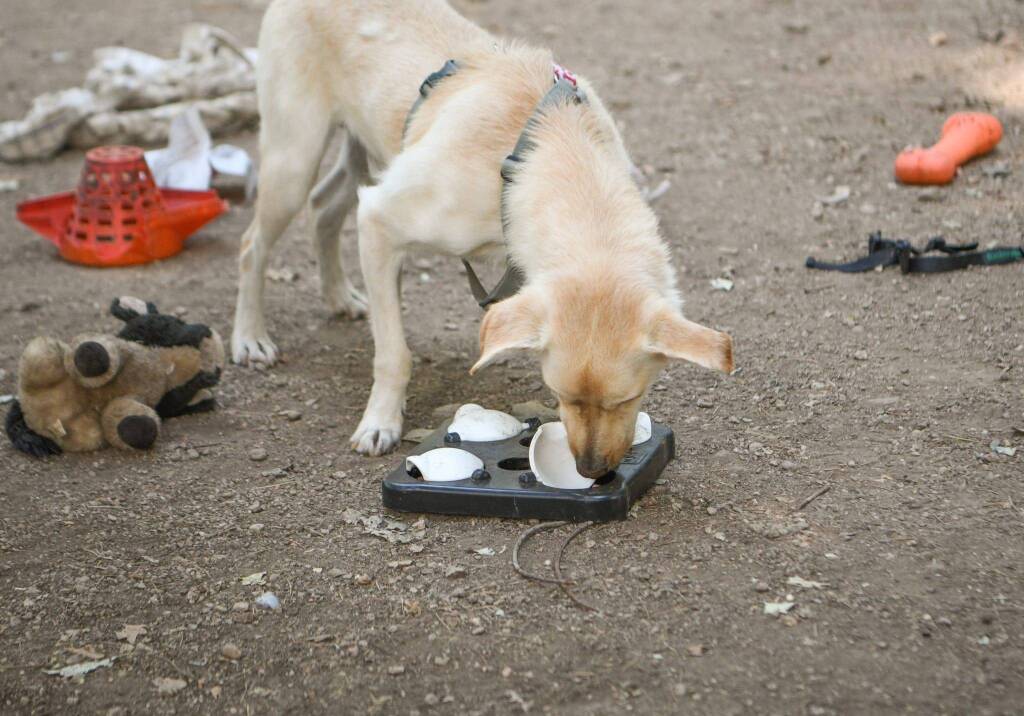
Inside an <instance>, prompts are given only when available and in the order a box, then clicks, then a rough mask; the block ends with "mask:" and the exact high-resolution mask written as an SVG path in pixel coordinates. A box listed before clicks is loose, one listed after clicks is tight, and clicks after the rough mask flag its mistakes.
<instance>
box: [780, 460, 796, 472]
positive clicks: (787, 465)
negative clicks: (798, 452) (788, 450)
mask: <svg viewBox="0 0 1024 716" xmlns="http://www.w3.org/2000/svg"><path fill="white" fill-rule="evenodd" d="M779 467H781V468H782V469H783V470H785V471H787V472H790V471H792V470H795V469H796V468H797V464H796V463H795V462H793V461H792V460H783V461H782V462H781V463H780V464H779Z"/></svg>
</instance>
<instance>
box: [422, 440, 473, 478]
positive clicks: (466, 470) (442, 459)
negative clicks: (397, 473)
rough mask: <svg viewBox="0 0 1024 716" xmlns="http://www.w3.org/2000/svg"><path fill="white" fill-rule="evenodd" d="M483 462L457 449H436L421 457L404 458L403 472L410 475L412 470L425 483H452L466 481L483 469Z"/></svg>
mask: <svg viewBox="0 0 1024 716" xmlns="http://www.w3.org/2000/svg"><path fill="white" fill-rule="evenodd" d="M483 466H484V461H483V460H481V459H480V458H478V457H477V456H476V455H474V454H472V453H468V452H466V451H465V450H459V449H458V448H450V447H443V448H436V449H434V450H429V451H428V452H425V453H423V454H422V455H410V456H409V457H407V458H405V471H406V472H408V473H410V474H412V472H413V468H414V467H415V468H416V469H417V470H419V473H420V476H422V477H423V479H424V480H426V481H427V482H454V481H455V480H468V479H469V478H470V477H472V476H473V472H474V471H476V470H481V469H483Z"/></svg>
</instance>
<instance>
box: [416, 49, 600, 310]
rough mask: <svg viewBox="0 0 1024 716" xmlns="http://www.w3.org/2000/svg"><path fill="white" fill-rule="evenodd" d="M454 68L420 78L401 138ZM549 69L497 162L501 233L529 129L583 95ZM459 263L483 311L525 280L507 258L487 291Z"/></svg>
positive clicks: (529, 142)
mask: <svg viewBox="0 0 1024 716" xmlns="http://www.w3.org/2000/svg"><path fill="white" fill-rule="evenodd" d="M458 70H459V64H458V62H456V61H455V60H448V61H447V62H445V63H444V66H443V67H442V68H441V69H440V70H438V71H437V72H433V73H431V74H430V75H429V76H428V77H427V79H425V80H424V81H423V84H421V85H420V96H419V97H417V98H416V101H415V102H414V103H413V105H412V108H411V109H410V110H409V114H408V115H407V116H406V118H405V129H404V130H403V132H402V136H403V137H404V136H405V134H406V133H408V131H409V125H410V124H411V123H412V118H413V116H414V115H415V114H416V111H417V110H418V109H419V108H420V105H422V104H423V102H424V101H426V99H427V97H429V96H430V92H431V90H433V89H434V88H435V87H436V86H437V85H438V84H439V83H440V82H441V81H442V80H444V79H445V78H447V77H451V76H452V75H454V74H455V73H456V72H458ZM553 72H554V86H552V88H551V89H550V90H548V92H547V94H545V95H544V97H543V98H542V99H541V100H540V102H538V103H537V107H536V108H535V109H534V110H533V114H532V115H530V119H529V120H527V122H526V126H525V127H524V128H523V131H522V133H521V134H520V135H519V139H518V141H516V145H515V147H514V148H513V149H512V153H511V154H509V155H508V156H507V157H506V158H505V160H504V161H503V162H502V164H501V180H502V188H501V228H502V231H503V232H507V231H508V228H509V216H508V212H507V211H506V206H507V202H506V194H507V192H508V189H509V187H510V186H511V185H512V184H513V183H515V175H516V173H517V172H518V171H519V169H520V168H521V166H522V163H523V162H524V161H525V159H526V155H527V154H529V153H530V152H531V151H532V150H533V149H534V148H536V146H537V145H536V142H534V140H533V137H532V132H533V130H535V129H536V128H537V125H538V123H539V122H540V117H541V115H542V114H543V113H544V112H545V111H547V110H549V109H551V108H552V107H554V106H556V105H558V104H570V103H575V104H581V103H583V102H585V101H586V95H585V94H584V92H583V90H581V89H580V88H579V87H578V86H577V82H576V77H575V76H574V75H573V74H572V73H571V72H568V71H567V70H565V69H564V68H563V67H561V66H560V65H554V67H553ZM462 265H463V266H465V267H466V278H467V280H468V281H469V289H470V291H472V293H473V298H475V299H476V302H477V303H478V304H479V305H480V308H482V309H484V310H486V309H487V308H488V307H489V306H491V305H492V304H494V303H497V302H499V301H503V300H505V299H506V298H511V297H512V296H514V295H516V294H517V293H519V290H520V289H521V288H522V287H523V284H524V283H525V282H526V275H525V274H524V273H523V271H522V269H520V268H519V267H518V266H516V265H515V264H513V263H512V262H511V261H507V262H506V267H505V273H504V275H502V277H501V279H500V280H499V281H498V284H497V285H496V286H495V287H494V288H493V289H491V290H490V291H488V290H487V289H486V288H484V285H483V282H481V281H480V277H479V276H477V273H476V271H474V270H473V267H472V265H470V263H469V261H467V260H466V259H463V260H462Z"/></svg>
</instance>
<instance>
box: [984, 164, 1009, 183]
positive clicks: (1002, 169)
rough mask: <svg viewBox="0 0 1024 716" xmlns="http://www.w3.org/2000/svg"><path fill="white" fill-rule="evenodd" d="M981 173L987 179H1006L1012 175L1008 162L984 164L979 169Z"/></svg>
mask: <svg viewBox="0 0 1024 716" xmlns="http://www.w3.org/2000/svg"><path fill="white" fill-rule="evenodd" d="M981 173H982V174H984V175H985V176H987V177H992V178H993V179H1001V178H1002V177H1008V176H1010V174H1011V173H1012V172H1011V171H1010V163H1009V162H993V163H992V164H986V165H985V166H983V167H982V168H981Z"/></svg>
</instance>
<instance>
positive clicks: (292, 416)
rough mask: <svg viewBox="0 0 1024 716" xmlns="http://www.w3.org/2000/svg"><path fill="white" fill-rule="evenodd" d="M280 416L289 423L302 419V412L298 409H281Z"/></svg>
mask: <svg viewBox="0 0 1024 716" xmlns="http://www.w3.org/2000/svg"><path fill="white" fill-rule="evenodd" d="M281 416H282V417H284V419H285V420H287V421H288V422H289V423H294V422H296V421H297V420H302V413H300V412H299V411H298V410H282V411H281Z"/></svg>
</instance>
